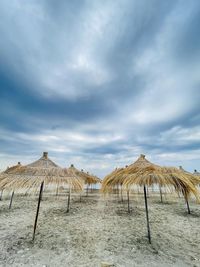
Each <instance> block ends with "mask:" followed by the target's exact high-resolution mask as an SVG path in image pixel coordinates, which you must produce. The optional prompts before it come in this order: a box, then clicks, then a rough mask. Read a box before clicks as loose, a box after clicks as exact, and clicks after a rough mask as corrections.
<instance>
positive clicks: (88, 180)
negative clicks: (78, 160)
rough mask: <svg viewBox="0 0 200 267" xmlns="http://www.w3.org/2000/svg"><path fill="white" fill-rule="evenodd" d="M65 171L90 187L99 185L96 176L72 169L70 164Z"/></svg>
mask: <svg viewBox="0 0 200 267" xmlns="http://www.w3.org/2000/svg"><path fill="white" fill-rule="evenodd" d="M65 170H66V171H68V172H69V173H71V174H73V175H76V176H77V177H80V178H81V179H83V181H84V183H85V184H88V185H91V184H97V183H101V180H100V179H99V178H98V177H97V176H94V175H91V174H89V173H88V172H87V173H86V172H84V171H83V170H81V171H79V170H78V169H77V168H75V167H74V165H73V164H71V166H70V167H69V168H68V169H65Z"/></svg>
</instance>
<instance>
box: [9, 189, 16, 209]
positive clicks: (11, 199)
mask: <svg viewBox="0 0 200 267" xmlns="http://www.w3.org/2000/svg"><path fill="white" fill-rule="evenodd" d="M14 193H15V192H14V191H12V195H11V198H10V205H9V210H10V209H11V207H12V201H13V197H14Z"/></svg>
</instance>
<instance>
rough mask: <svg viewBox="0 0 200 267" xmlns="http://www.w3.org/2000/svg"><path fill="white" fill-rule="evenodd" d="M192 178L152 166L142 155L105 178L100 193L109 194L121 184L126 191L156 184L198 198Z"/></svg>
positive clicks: (171, 170) (171, 169)
mask: <svg viewBox="0 0 200 267" xmlns="http://www.w3.org/2000/svg"><path fill="white" fill-rule="evenodd" d="M192 178H194V176H193V175H192V174H188V173H185V172H183V171H181V170H178V169H177V168H167V167H161V166H159V165H156V164H153V163H151V162H150V161H148V160H147V159H146V158H145V155H143V154H142V155H140V157H139V158H138V159H137V160H136V161H135V162H134V163H133V164H131V165H129V166H128V167H126V168H122V169H119V170H116V171H114V172H113V173H111V174H110V175H108V176H106V177H105V179H104V180H103V183H102V191H103V192H109V191H110V190H111V189H112V187H113V186H114V185H116V184H121V185H122V186H124V187H125V188H127V189H128V188H130V187H131V186H133V185H139V186H144V185H147V186H151V185H153V184H158V185H160V186H166V187H169V188H171V187H173V188H174V189H175V190H176V191H178V192H181V193H184V195H185V196H188V195H189V194H190V193H193V194H194V195H195V196H196V197H198V191H197V189H196V187H195V182H193V181H192Z"/></svg>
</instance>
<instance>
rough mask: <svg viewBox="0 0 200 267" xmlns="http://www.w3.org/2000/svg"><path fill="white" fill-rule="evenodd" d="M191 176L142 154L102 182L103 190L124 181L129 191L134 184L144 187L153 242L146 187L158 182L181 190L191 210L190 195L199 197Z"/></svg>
mask: <svg viewBox="0 0 200 267" xmlns="http://www.w3.org/2000/svg"><path fill="white" fill-rule="evenodd" d="M191 176H192V175H188V174H187V173H184V172H183V171H181V170H178V169H176V168H164V167H160V166H159V165H156V164H153V163H151V162H150V161H148V160H147V159H146V158H145V155H143V154H142V155H140V157H139V158H138V159H137V160H136V162H134V163H133V164H131V165H129V166H128V167H126V168H123V169H120V170H116V171H114V172H113V173H111V174H110V175H108V176H107V177H105V180H103V183H102V191H103V192H106V191H107V190H108V191H109V190H110V188H111V186H112V185H113V184H115V183H122V186H124V187H125V188H126V189H127V190H128V192H129V190H130V188H131V187H132V186H134V185H137V186H142V187H143V189H144V199H145V210H146V219H147V230H148V239H149V243H151V235H150V225H149V214H148V202H147V191H146V187H148V186H151V185H153V184H157V185H158V186H160V188H161V187H168V188H170V189H171V188H173V189H175V190H176V191H177V192H181V193H182V194H183V195H184V197H185V200H186V203H187V207H188V212H189V205H188V197H189V195H190V194H194V195H195V197H196V198H198V192H197V189H196V187H195V185H194V183H193V182H191Z"/></svg>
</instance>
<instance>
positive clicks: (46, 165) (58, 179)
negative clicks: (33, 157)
mask: <svg viewBox="0 0 200 267" xmlns="http://www.w3.org/2000/svg"><path fill="white" fill-rule="evenodd" d="M51 185H53V186H55V185H57V186H58V185H62V186H67V187H68V188H69V196H68V207H67V212H68V211H69V199H70V191H71V190H72V189H73V190H75V191H78V192H80V191H82V190H83V181H82V180H81V179H80V178H79V177H77V176H75V175H72V174H71V173H69V172H67V171H66V170H64V169H62V168H61V167H59V166H58V165H57V164H55V163H54V162H53V161H52V160H50V159H49V158H48V153H47V152H44V153H43V156H42V157H41V158H40V159H39V160H37V161H35V162H33V163H31V164H28V165H26V166H19V167H18V168H14V169H13V170H12V171H10V172H9V173H2V174H1V179H0V188H2V189H4V190H8V191H11V190H21V189H23V190H25V191H27V190H30V191H32V192H36V191H38V189H39V188H40V193H39V199H38V207H37V213H36V219H35V224H34V234H33V239H34V238H35V230H36V225H37V218H38V214H39V208H40V201H41V198H42V192H43V187H44V186H45V187H48V186H51Z"/></svg>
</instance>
